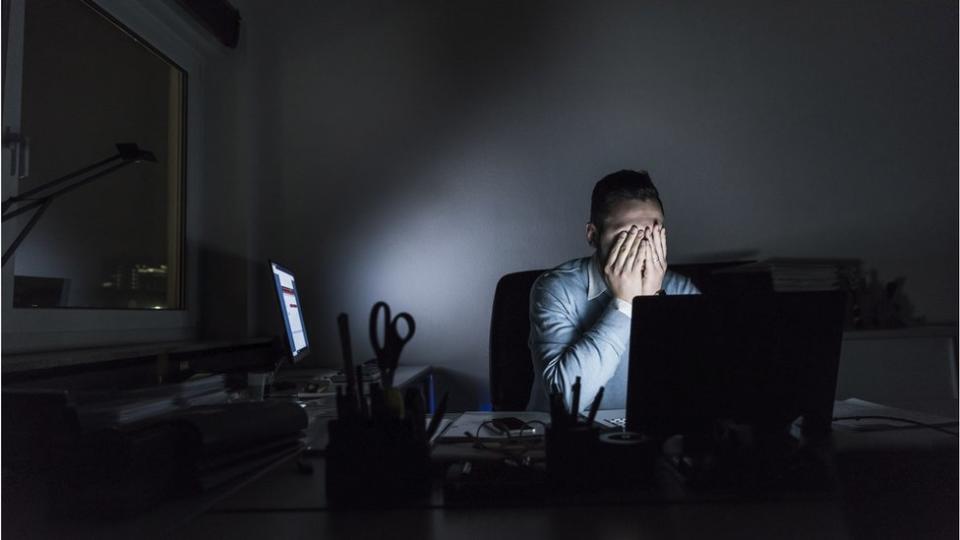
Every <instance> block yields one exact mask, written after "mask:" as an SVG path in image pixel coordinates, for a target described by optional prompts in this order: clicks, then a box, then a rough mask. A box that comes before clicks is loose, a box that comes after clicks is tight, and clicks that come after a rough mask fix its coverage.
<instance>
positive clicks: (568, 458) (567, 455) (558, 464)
mask: <svg viewBox="0 0 960 540" xmlns="http://www.w3.org/2000/svg"><path fill="white" fill-rule="evenodd" d="M599 433H600V432H599V430H598V429H596V428H594V427H592V426H588V425H578V426H564V427H559V428H556V427H551V428H548V429H547V432H546V435H545V437H546V452H547V477H548V478H549V480H550V484H551V485H552V486H553V487H555V488H558V489H565V490H578V491H579V490H583V489H585V488H591V487H595V486H596V484H597V478H598V477H597V474H596V473H597V450H598V446H599V445H598V436H599Z"/></svg>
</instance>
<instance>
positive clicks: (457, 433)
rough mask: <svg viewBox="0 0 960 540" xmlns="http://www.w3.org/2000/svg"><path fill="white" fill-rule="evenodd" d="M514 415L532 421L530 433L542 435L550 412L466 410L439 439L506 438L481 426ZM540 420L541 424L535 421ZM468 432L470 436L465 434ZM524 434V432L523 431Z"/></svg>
mask: <svg viewBox="0 0 960 540" xmlns="http://www.w3.org/2000/svg"><path fill="white" fill-rule="evenodd" d="M511 416H512V417H514V418H519V419H520V420H523V421H524V422H534V423H533V424H531V425H532V426H533V427H534V428H535V429H536V431H533V430H531V431H530V433H529V434H530V435H536V436H543V432H544V425H550V414H549V413H545V412H531V411H497V412H485V411H468V412H465V413H463V414H461V415H460V417H459V418H457V419H456V420H454V421H453V424H452V425H451V426H450V427H448V428H447V430H446V431H445V432H444V433H443V435H441V436H440V440H441V441H469V440H472V439H473V438H474V437H477V436H479V437H480V439H481V440H499V439H504V438H506V435H504V434H502V433H499V432H497V431H496V430H494V429H492V428H490V427H488V426H487V427H483V428H481V426H482V425H483V423H484V422H489V421H490V420H493V419H495V418H507V417H511ZM537 422H542V423H543V424H540V423H537ZM467 433H469V434H470V437H468V436H467ZM524 435H526V433H524Z"/></svg>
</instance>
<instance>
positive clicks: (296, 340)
mask: <svg viewBox="0 0 960 540" xmlns="http://www.w3.org/2000/svg"><path fill="white" fill-rule="evenodd" d="M270 269H271V271H272V274H273V283H274V286H275V288H276V291H277V300H278V301H279V302H280V316H281V318H282V319H283V327H284V330H285V334H286V343H287V349H288V351H289V353H290V361H291V362H292V363H296V362H299V361H300V360H302V359H303V358H305V357H306V356H307V354H308V353H309V352H310V343H309V342H308V341H307V332H306V328H305V326H304V324H303V310H302V309H301V307H300V294H299V293H298V292H297V281H296V279H295V278H294V277H293V272H291V271H289V270H287V269H286V268H284V267H282V266H280V265H279V264H277V263H275V262H273V261H270Z"/></svg>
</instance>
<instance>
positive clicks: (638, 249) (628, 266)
mask: <svg viewBox="0 0 960 540" xmlns="http://www.w3.org/2000/svg"><path fill="white" fill-rule="evenodd" d="M634 244H635V248H634V249H631V250H630V254H629V255H628V256H627V260H626V261H624V263H623V271H622V272H621V273H627V272H633V269H634V267H635V266H636V264H637V261H638V260H640V256H641V255H640V254H641V253H643V249H644V246H645V245H646V244H647V241H646V240H645V239H643V238H642V237H641V236H640V235H639V234H638V235H637V237H636V238H635V239H634Z"/></svg>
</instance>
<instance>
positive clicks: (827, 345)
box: [626, 291, 844, 436]
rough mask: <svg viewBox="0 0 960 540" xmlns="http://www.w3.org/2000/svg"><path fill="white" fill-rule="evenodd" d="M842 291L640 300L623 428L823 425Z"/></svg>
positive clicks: (833, 375) (828, 410)
mask: <svg viewBox="0 0 960 540" xmlns="http://www.w3.org/2000/svg"><path fill="white" fill-rule="evenodd" d="M843 313H844V296H843V294H842V293H840V292H836V291H830V292H803V293H773V292H770V293H758V294H751V295H737V296H732V295H724V294H713V295H691V296H667V297H663V296H657V297H637V298H635V299H634V302H633V317H632V321H631V327H632V328H631V339H630V366H629V372H628V381H627V411H626V413H627V418H626V427H627V429H628V430H631V431H639V432H642V433H648V434H652V435H662V436H669V435H674V434H680V433H695V432H702V431H703V430H706V429H710V427H711V425H713V424H714V422H715V421H717V420H720V419H724V420H732V421H735V422H740V423H745V424H751V425H755V426H773V427H777V426H789V424H790V422H792V421H793V420H795V419H796V418H798V417H800V416H803V429H804V432H805V433H808V434H816V433H826V432H827V431H829V429H830V421H831V416H832V411H833V399H834V393H835V390H836V383H837V367H838V364H839V357H840V344H841V338H842V332H843Z"/></svg>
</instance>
